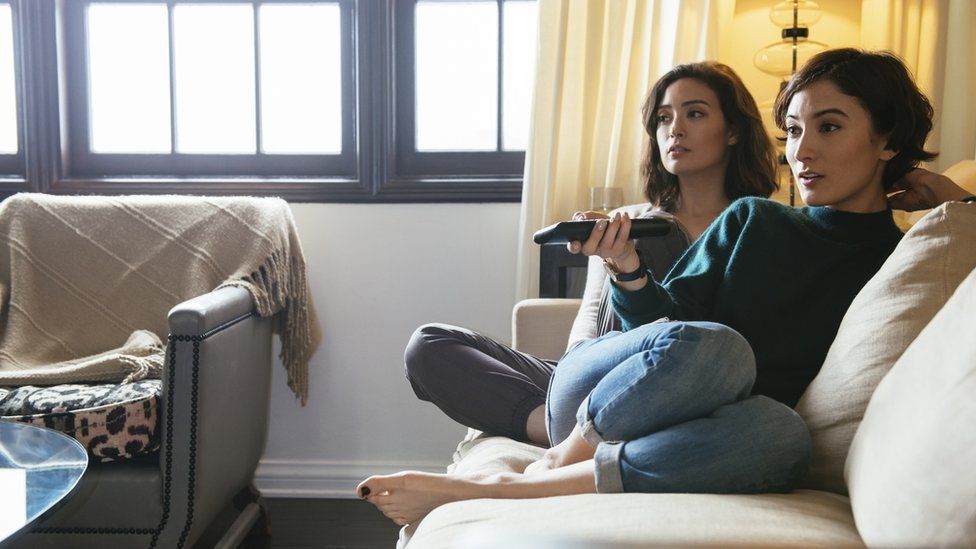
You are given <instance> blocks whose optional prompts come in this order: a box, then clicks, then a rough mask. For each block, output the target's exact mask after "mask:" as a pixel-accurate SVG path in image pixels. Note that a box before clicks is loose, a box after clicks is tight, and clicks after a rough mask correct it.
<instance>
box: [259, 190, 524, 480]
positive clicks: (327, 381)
mask: <svg viewBox="0 0 976 549" xmlns="http://www.w3.org/2000/svg"><path fill="white" fill-rule="evenodd" d="M292 211H293V212H294V215H295V221H296V223H297V226H298V231H299V234H300V237H301V239H302V245H303V247H304V250H305V257H306V259H307V261H308V271H309V272H308V276H309V283H310V285H311V289H312V296H313V298H314V302H315V306H316V309H317V312H318V316H319V321H320V324H321V327H322V345H321V346H320V347H319V349H318V351H317V352H316V353H315V355H314V356H313V357H312V361H311V364H310V389H309V400H308V405H307V406H305V407H304V408H303V407H301V406H300V404H299V402H298V401H297V400H296V399H295V397H294V395H293V394H292V393H291V391H290V390H289V389H288V387H287V385H286V381H285V372H284V370H283V369H282V368H281V366H280V362H278V361H277V360H276V366H275V371H274V378H273V381H272V396H271V422H270V427H269V432H268V442H267V448H266V450H265V454H264V458H263V459H262V460H261V464H260V465H259V467H258V471H257V473H256V479H255V480H256V484H257V485H258V487H259V488H260V489H261V491H262V492H263V493H264V494H265V495H266V496H272V497H354V494H353V488H354V487H355V485H356V484H357V483H358V482H359V480H361V479H363V478H365V477H366V476H368V475H370V474H375V473H389V472H394V471H398V470H401V469H420V470H428V471H436V472H443V471H444V467H445V466H446V465H447V463H448V462H449V461H450V458H451V454H452V452H453V450H454V448H455V447H456V445H457V442H458V441H459V440H460V438H461V437H462V436H463V434H464V431H465V429H464V428H463V427H461V426H460V425H458V424H457V423H455V422H453V421H451V420H450V419H448V418H447V417H446V416H444V415H443V414H442V413H441V412H440V410H438V409H437V408H435V407H434V406H433V405H431V404H429V403H426V402H420V401H419V400H417V399H416V397H414V395H413V391H412V390H411V389H410V386H409V383H407V381H406V380H405V379H404V377H403V349H404V346H405V345H406V342H407V340H408V339H409V337H410V334H411V333H412V332H413V330H414V329H415V328H416V327H417V326H419V325H421V324H423V323H425V322H435V321H436V322H447V323H452V324H457V325H460V326H465V327H469V328H472V329H474V330H477V331H480V332H482V333H485V334H487V335H491V336H492V337H496V338H498V339H500V340H502V341H505V342H509V341H511V309H512V305H514V296H515V252H516V238H517V236H516V233H517V228H518V215H519V205H518V204H405V205H386V204H384V205H353V204H292ZM275 354H277V348H276V349H275Z"/></svg>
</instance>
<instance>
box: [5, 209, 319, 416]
mask: <svg viewBox="0 0 976 549" xmlns="http://www.w3.org/2000/svg"><path fill="white" fill-rule="evenodd" d="M223 286H239V287H241V288H244V289H246V290H247V291H248V292H249V293H250V294H251V296H252V298H253V299H254V302H255V303H256V306H257V312H258V314H260V315H261V316H272V315H276V319H275V331H276V333H278V334H280V336H281V359H282V362H283V363H284V366H285V368H286V369H287V370H288V386H289V387H291V389H292V390H293V391H294V392H295V394H296V396H298V397H299V398H300V399H301V401H302V404H304V403H305V401H306V399H307V396H308V359H309V357H310V355H311V353H312V351H314V349H315V347H316V346H317V345H318V340H319V333H318V325H317V322H316V320H315V315H314V311H313V309H312V306H311V299H310V296H309V292H308V284H307V280H306V276H305V258H304V256H303V255H302V248H301V244H300V243H299V241H298V234H297V232H296V230H295V223H294V220H293V218H292V215H291V210H289V208H288V205H287V203H286V202H285V201H283V200H280V199H275V198H236V197H235V198H199V197H188V196H126V197H99V196H70V197H66V196H52V195H43V194H18V195H14V196H12V197H10V198H8V199H7V200H5V201H4V202H2V203H0V385H24V384H32V385H53V384H60V383H74V382H81V381H92V382H94V381H134V380H137V379H142V378H144V377H147V376H148V377H159V375H160V372H161V370H162V364H163V357H164V356H165V355H164V349H163V345H162V343H161V341H160V338H163V337H165V336H166V334H167V332H168V327H167V318H166V314H167V312H168V311H169V309H171V308H172V307H173V306H175V305H177V304H179V303H180V302H182V301H185V300H187V299H190V298H192V297H196V296H198V295H201V294H204V293H207V292H210V291H212V290H214V289H215V288H218V287H223Z"/></svg>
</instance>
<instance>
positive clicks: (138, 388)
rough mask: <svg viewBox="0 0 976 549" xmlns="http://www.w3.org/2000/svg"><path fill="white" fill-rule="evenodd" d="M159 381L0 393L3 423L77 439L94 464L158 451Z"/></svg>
mask: <svg viewBox="0 0 976 549" xmlns="http://www.w3.org/2000/svg"><path fill="white" fill-rule="evenodd" d="M161 392H162V384H161V382H160V380H158V379H145V380H142V381H137V382H135V383H124V384H99V385H55V386H52V387H35V386H32V385H25V386H23V387H7V388H3V387H0V419H3V420H10V421H19V422H22V423H30V424H32V425H40V426H42V427H47V428H49V429H54V430H55V431H60V432H62V433H65V434H66V435H68V436H70V437H74V438H75V439H76V440H77V441H78V442H80V443H81V444H82V445H83V446H84V447H85V448H87V449H88V454H89V456H91V459H92V460H94V461H114V460H118V459H126V458H131V457H135V456H137V455H140V454H146V453H149V452H153V451H155V450H157V449H158V448H159V420H158V418H159V415H158V413H157V410H158V407H159V397H160V394H161Z"/></svg>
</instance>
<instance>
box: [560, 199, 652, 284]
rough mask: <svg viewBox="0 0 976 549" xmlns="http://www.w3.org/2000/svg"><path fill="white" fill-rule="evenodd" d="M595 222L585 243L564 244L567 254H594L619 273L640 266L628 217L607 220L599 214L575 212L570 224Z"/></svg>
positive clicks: (618, 216)
mask: <svg viewBox="0 0 976 549" xmlns="http://www.w3.org/2000/svg"><path fill="white" fill-rule="evenodd" d="M584 219H596V220H597V222H596V226H595V227H594V228H593V232H591V233H590V237H589V238H587V239H586V241H585V242H578V241H573V242H570V243H569V244H567V245H566V247H567V248H568V249H569V251H570V252H572V253H574V254H576V253H580V252H582V253H583V254H584V255H588V256H590V255H595V256H599V257H602V258H603V259H605V260H607V261H610V262H613V264H614V266H615V267H616V268H617V270H618V271H620V272H622V273H629V272H632V271H635V270H636V269H637V268H638V267H640V258H638V256H637V250H636V249H635V248H634V241H633V240H631V239H630V216H629V215H627V214H626V213H624V214H619V213H617V214H614V215H613V217H609V216H607V215H604V214H602V213H600V212H592V211H591V212H576V213H575V214H573V221H581V220H584Z"/></svg>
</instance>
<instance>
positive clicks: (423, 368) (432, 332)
mask: <svg viewBox="0 0 976 549" xmlns="http://www.w3.org/2000/svg"><path fill="white" fill-rule="evenodd" d="M451 328H452V327H451V326H449V325H447V324H424V325H423V326H421V327H419V328H417V329H416V330H414V332H413V334H412V335H411V336H410V341H408V342H407V347H406V349H404V351H403V365H404V368H405V370H406V375H407V379H411V380H416V379H423V378H424V377H426V376H427V375H429V374H430V373H431V370H433V369H435V368H436V367H437V364H439V363H440V361H438V360H436V355H437V348H438V347H440V346H441V343H442V342H443V341H444V340H445V338H449V337H450V336H451V334H452V330H451Z"/></svg>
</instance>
